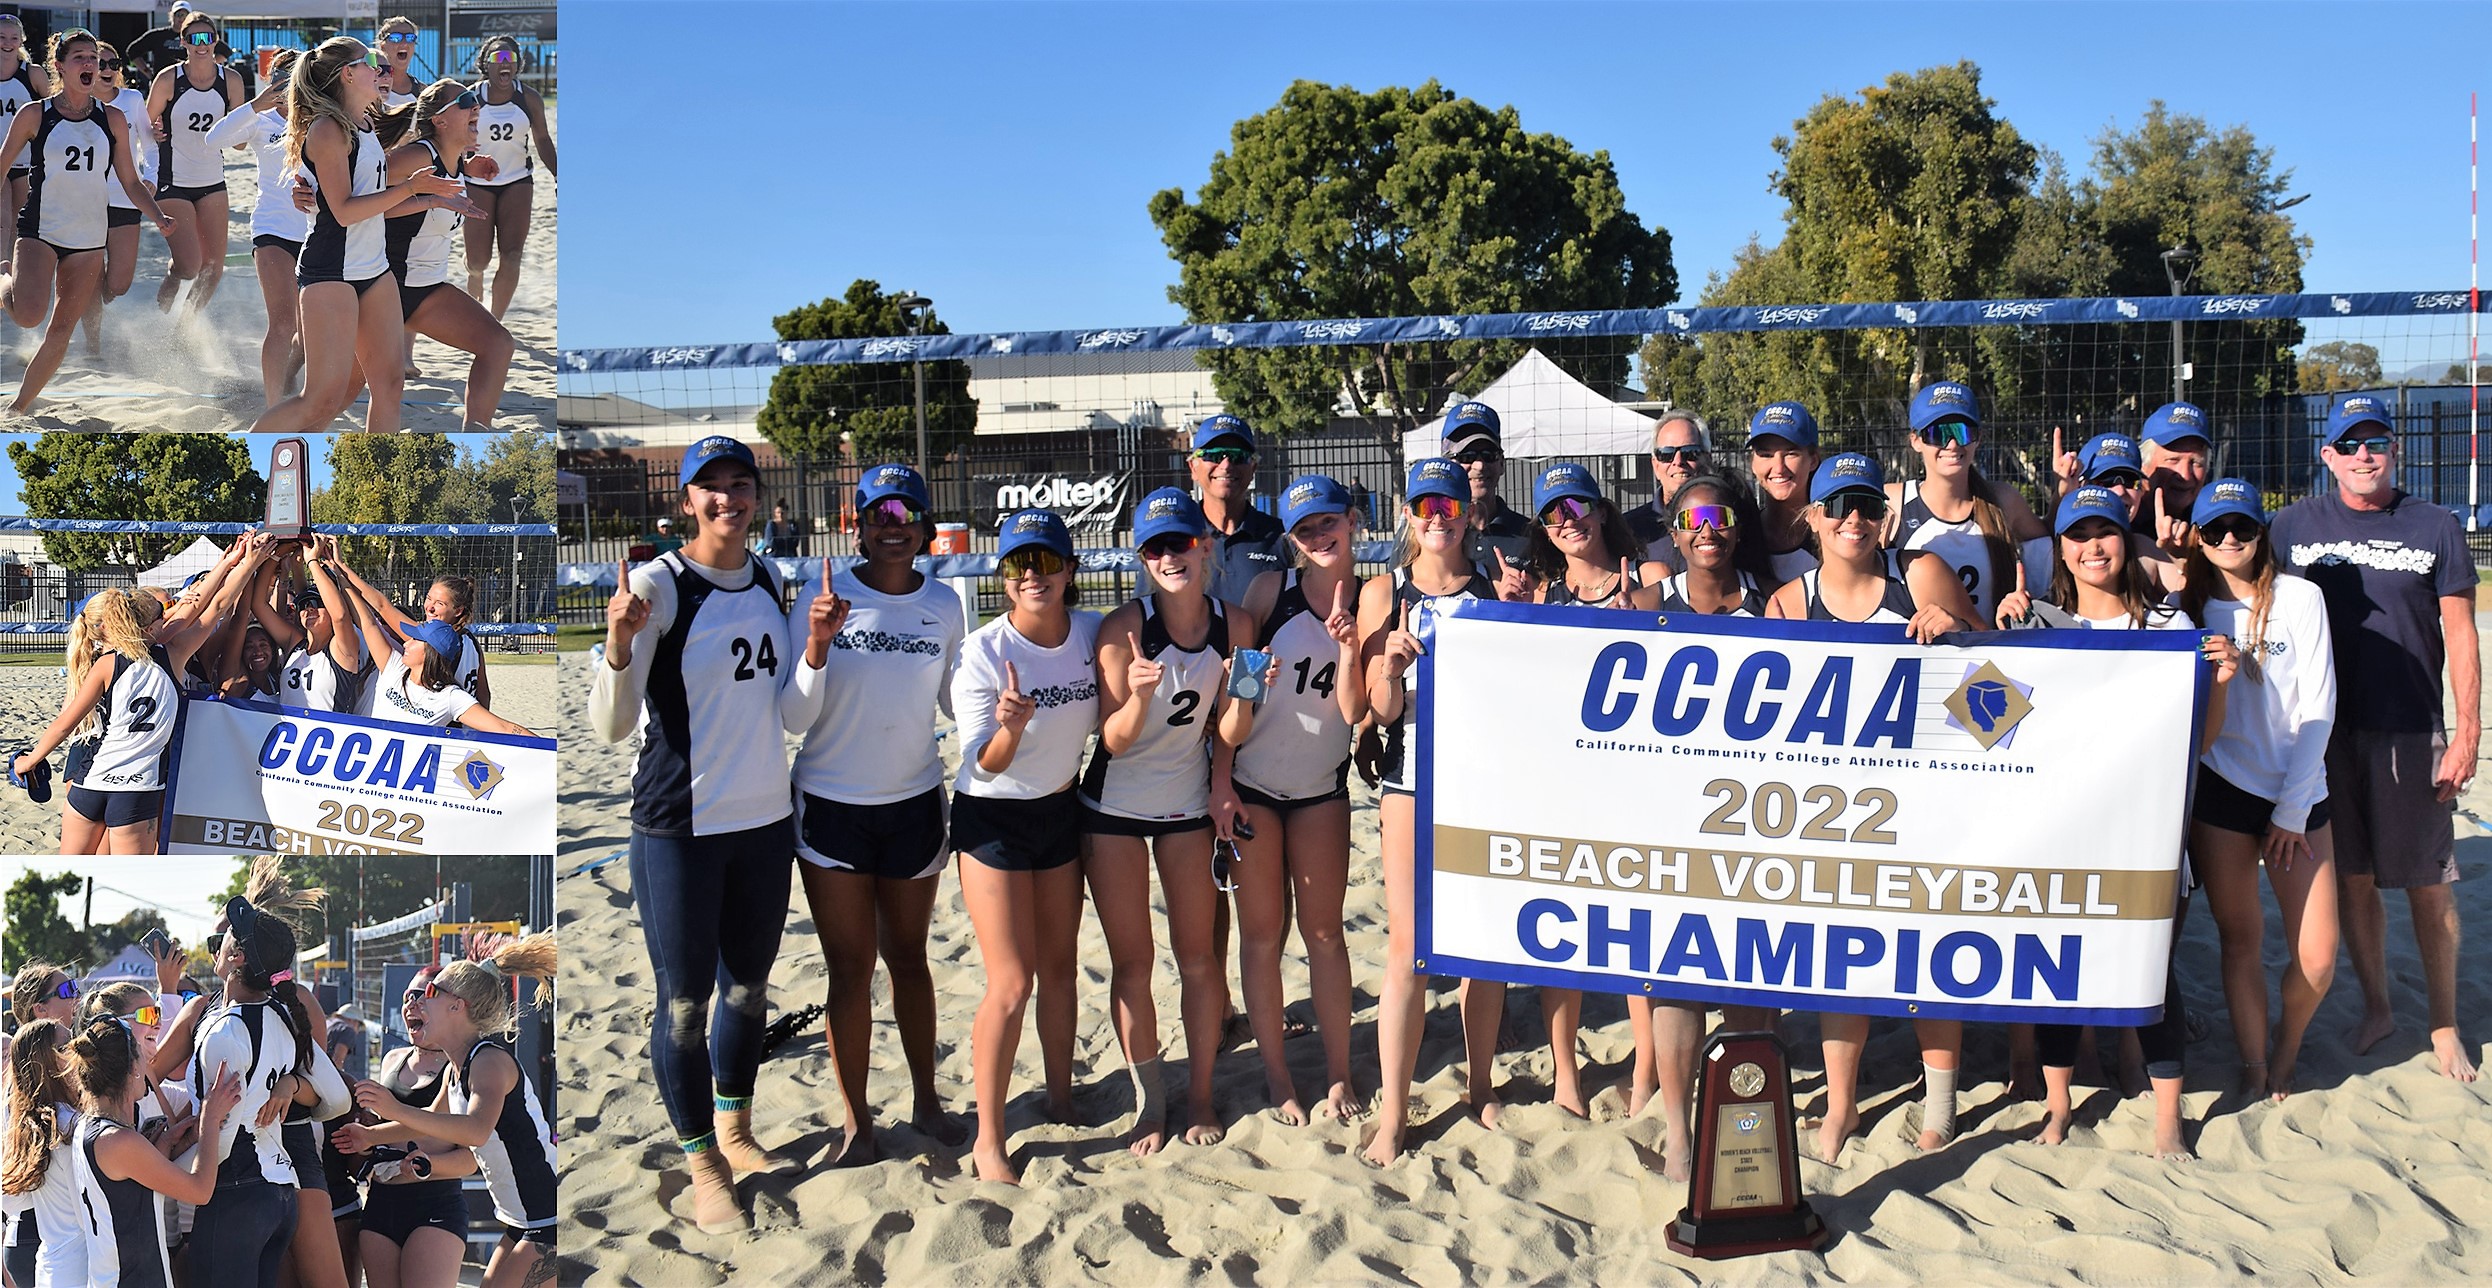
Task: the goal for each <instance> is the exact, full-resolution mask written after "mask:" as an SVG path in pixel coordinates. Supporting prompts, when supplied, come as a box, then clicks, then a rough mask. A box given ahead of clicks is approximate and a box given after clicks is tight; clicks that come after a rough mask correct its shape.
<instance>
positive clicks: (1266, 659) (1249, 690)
mask: <svg viewBox="0 0 2492 1288" xmlns="http://www.w3.org/2000/svg"><path fill="white" fill-rule="evenodd" d="M1270 665H1272V655H1271V654H1269V653H1266V652H1264V651H1263V650H1262V649H1257V648H1242V649H1239V650H1238V651H1237V656H1236V658H1235V659H1233V660H1232V661H1231V663H1230V665H1229V696H1230V697H1232V698H1236V699H1238V700H1240V701H1243V702H1254V703H1261V702H1262V701H1263V697H1264V692H1265V690H1264V684H1263V672H1264V668H1266V667H1269V666H1270Z"/></svg>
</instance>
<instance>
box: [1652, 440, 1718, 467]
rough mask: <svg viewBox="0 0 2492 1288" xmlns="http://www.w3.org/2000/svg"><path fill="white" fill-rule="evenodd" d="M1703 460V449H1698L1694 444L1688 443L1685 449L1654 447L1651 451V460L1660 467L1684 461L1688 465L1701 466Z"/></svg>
mask: <svg viewBox="0 0 2492 1288" xmlns="http://www.w3.org/2000/svg"><path fill="white" fill-rule="evenodd" d="M1704 459H1705V449H1703V448H1702V447H1698V446H1697V445H1695V444H1694V443H1690V444H1688V445H1687V446H1685V447H1656V448H1654V449H1653V460H1654V461H1655V462H1656V463H1658V464H1662V465H1668V464H1671V463H1673V462H1678V461H1684V462H1686V463H1687V464H1689V465H1701V464H1703V463H1704Z"/></svg>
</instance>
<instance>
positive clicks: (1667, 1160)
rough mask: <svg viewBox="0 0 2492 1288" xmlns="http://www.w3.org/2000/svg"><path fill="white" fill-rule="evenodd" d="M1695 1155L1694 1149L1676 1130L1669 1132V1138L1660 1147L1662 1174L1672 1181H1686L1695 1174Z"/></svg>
mask: <svg viewBox="0 0 2492 1288" xmlns="http://www.w3.org/2000/svg"><path fill="white" fill-rule="evenodd" d="M1695 1155H1696V1151H1695V1149H1694V1148H1693V1147H1692V1146H1690V1145H1689V1144H1688V1142H1687V1141H1686V1140H1685V1139H1684V1138H1683V1137H1682V1136H1681V1135H1680V1134H1679V1133H1678V1132H1672V1133H1670V1139H1669V1140H1668V1141H1667V1142H1665V1143H1664V1144H1663V1145H1662V1147H1661V1174H1662V1176H1663V1177H1665V1178H1667V1179H1669V1180H1673V1181H1681V1182H1684V1181H1686V1180H1687V1179H1688V1178H1689V1177H1690V1176H1692V1175H1694V1174H1695V1170H1696V1169H1695V1162H1696V1158H1695Z"/></svg>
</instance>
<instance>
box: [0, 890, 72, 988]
mask: <svg viewBox="0 0 2492 1288" xmlns="http://www.w3.org/2000/svg"><path fill="white" fill-rule="evenodd" d="M85 888H86V878H85V877H82V876H79V875H78V874H77V873H75V872H63V873H60V874H59V875H57V876H48V877H47V876H45V875H43V874H42V873H40V872H37V871H35V870H34V869H32V868H28V869H27V870H26V871H25V872H24V873H23V874H21V875H20V876H19V877H18V878H17V880H16V881H14V882H11V883H10V885H9V892H8V895H7V896H6V906H7V910H8V919H9V922H8V933H7V934H5V935H0V971H10V972H14V971H15V970H16V969H17V968H18V967H19V966H20V965H23V964H24V963H26V962H28V961H32V960H41V961H48V962H51V963H54V964H55V965H59V966H66V967H69V968H70V969H72V970H73V971H74V970H76V969H77V968H78V967H80V966H84V965H87V964H89V963H88V962H86V961H85V960H84V959H85V956H86V951H87V946H88V945H87V937H86V936H85V935H82V934H80V933H78V928H77V927H75V926H72V925H70V924H69V918H67V917H64V916H62V915H61V900H63V899H66V898H68V897H69V896H71V895H73V894H76V893H78V892H79V891H80V890H83V889H85Z"/></svg>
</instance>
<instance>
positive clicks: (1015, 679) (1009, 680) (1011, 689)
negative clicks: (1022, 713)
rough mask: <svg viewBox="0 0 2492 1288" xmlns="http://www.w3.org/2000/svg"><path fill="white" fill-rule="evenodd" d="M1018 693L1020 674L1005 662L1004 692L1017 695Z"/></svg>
mask: <svg viewBox="0 0 2492 1288" xmlns="http://www.w3.org/2000/svg"><path fill="white" fill-rule="evenodd" d="M1020 691H1021V672H1020V671H1019V670H1017V669H1015V668H1014V666H1013V664H1012V663H1011V662H1010V661H1006V662H1005V663H1004V692H1006V693H1019V692H1020Z"/></svg>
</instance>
